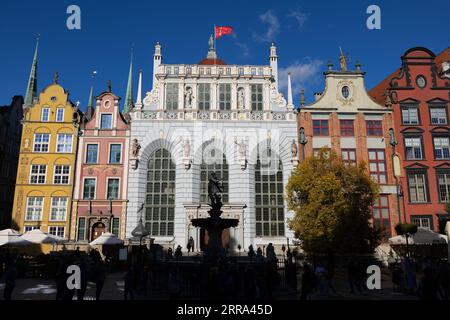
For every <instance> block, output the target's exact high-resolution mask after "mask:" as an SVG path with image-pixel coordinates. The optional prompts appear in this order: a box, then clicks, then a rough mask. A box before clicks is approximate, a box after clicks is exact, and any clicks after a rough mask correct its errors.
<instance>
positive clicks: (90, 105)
mask: <svg viewBox="0 0 450 320" xmlns="http://www.w3.org/2000/svg"><path fill="white" fill-rule="evenodd" d="M93 101H94V86H91V91H90V92H89V101H88V105H87V107H88V108H93V107H94V106H93V105H92V102H93Z"/></svg>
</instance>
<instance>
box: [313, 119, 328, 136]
mask: <svg viewBox="0 0 450 320" xmlns="http://www.w3.org/2000/svg"><path fill="white" fill-rule="evenodd" d="M312 122H313V123H312V127H313V135H314V136H319V137H329V136H330V121H329V119H313V120H312ZM317 123H318V125H317ZM324 123H326V125H324ZM317 130H318V131H317ZM325 130H326V134H325V133H324V131H325Z"/></svg>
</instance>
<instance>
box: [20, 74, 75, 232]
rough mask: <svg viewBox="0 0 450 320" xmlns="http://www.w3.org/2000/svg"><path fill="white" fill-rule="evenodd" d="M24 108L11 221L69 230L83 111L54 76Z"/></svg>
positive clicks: (49, 229)
mask: <svg viewBox="0 0 450 320" xmlns="http://www.w3.org/2000/svg"><path fill="white" fill-rule="evenodd" d="M29 101H32V104H31V105H27V106H26V108H25V110H24V120H23V134H22V139H21V144H20V158H19V168H18V173H17V182H16V191H15V196H14V208H13V212H12V220H13V224H14V225H17V226H18V228H19V229H20V230H19V231H20V232H25V231H29V230H32V229H36V228H40V229H41V230H42V231H44V232H49V233H51V234H54V235H58V236H61V237H64V238H69V236H70V214H71V211H70V208H71V203H72V192H73V176H74V170H75V154H76V150H77V138H78V124H79V120H80V118H81V114H80V112H79V111H78V109H77V107H76V106H74V105H73V104H72V103H71V102H70V100H69V94H68V93H67V92H66V91H65V90H64V88H63V87H61V86H60V85H59V84H57V78H56V77H55V82H54V83H53V84H51V85H49V86H47V87H46V88H45V89H44V90H43V91H42V92H41V93H40V95H39V97H38V98H37V99H36V98H35V97H33V95H32V94H31V97H30V99H29Z"/></svg>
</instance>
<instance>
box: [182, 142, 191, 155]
mask: <svg viewBox="0 0 450 320" xmlns="http://www.w3.org/2000/svg"><path fill="white" fill-rule="evenodd" d="M190 156H191V144H190V143H189V140H185V141H184V145H183V158H185V159H188V158H189V157H190Z"/></svg>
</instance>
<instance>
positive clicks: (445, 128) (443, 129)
mask: <svg viewBox="0 0 450 320" xmlns="http://www.w3.org/2000/svg"><path fill="white" fill-rule="evenodd" d="M430 132H431V133H450V127H449V126H440V127H435V128H433V129H432V130H430Z"/></svg>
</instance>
